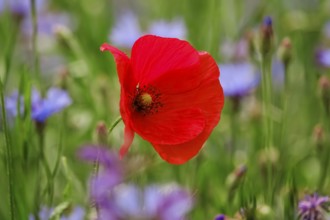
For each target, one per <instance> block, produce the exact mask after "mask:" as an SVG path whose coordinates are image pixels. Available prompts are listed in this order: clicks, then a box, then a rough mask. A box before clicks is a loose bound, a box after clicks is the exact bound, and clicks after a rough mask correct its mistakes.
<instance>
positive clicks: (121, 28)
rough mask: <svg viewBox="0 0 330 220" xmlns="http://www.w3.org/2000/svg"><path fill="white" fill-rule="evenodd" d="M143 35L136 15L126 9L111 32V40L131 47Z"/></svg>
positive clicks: (115, 43)
mask: <svg viewBox="0 0 330 220" xmlns="http://www.w3.org/2000/svg"><path fill="white" fill-rule="evenodd" d="M141 35H142V31H141V30H140V25H139V23H138V20H137V18H136V16H135V15H134V14H133V13H132V12H131V11H125V12H124V13H122V14H121V16H119V17H118V20H117V23H116V24H115V25H114V27H113V29H112V31H111V34H110V40H111V42H112V43H113V44H114V45H116V46H118V47H124V48H131V47H132V45H133V44H134V42H135V41H136V40H137V39H138V38H139V37H140V36H141Z"/></svg>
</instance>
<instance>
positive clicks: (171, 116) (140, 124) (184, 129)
mask: <svg viewBox="0 0 330 220" xmlns="http://www.w3.org/2000/svg"><path fill="white" fill-rule="evenodd" d="M132 118H133V119H132V126H133V129H134V131H136V133H138V134H139V135H140V136H141V137H142V138H144V139H145V140H147V141H150V142H152V143H157V144H180V143H184V142H187V141H189V140H192V139H194V138H195V137H197V136H198V135H199V134H200V133H201V132H202V131H203V129H204V127H205V117H204V114H203V113H202V111H201V110H199V109H193V108H190V109H182V110H175V111H166V112H162V113H161V114H160V113H159V114H153V115H148V116H143V115H138V114H136V115H134V116H133V117H132Z"/></svg>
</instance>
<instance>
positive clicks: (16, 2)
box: [0, 0, 46, 16]
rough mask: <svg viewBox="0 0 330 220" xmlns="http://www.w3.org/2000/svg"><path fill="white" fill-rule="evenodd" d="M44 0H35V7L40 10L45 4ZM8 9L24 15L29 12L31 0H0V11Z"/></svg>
mask: <svg viewBox="0 0 330 220" xmlns="http://www.w3.org/2000/svg"><path fill="white" fill-rule="evenodd" d="M45 5H46V4H45V0H36V9H37V11H41V10H42V9H43V8H44V6H45ZM7 8H8V10H9V11H10V12H12V13H14V14H19V15H21V16H26V15H29V14H31V1H30V0H0V13H1V12H2V11H4V10H6V9H7Z"/></svg>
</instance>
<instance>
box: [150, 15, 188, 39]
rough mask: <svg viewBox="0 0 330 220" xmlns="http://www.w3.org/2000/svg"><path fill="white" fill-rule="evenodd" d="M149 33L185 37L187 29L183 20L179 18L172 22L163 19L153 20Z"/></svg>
mask: <svg viewBox="0 0 330 220" xmlns="http://www.w3.org/2000/svg"><path fill="white" fill-rule="evenodd" d="M149 33H150V34H153V35H158V36H162V37H173V38H179V39H185V38H186V33H187V30H186V26H185V24H184V22H183V20H180V19H177V20H173V21H171V22H167V21H163V20H162V21H155V22H153V23H152V24H151V26H150V28H149Z"/></svg>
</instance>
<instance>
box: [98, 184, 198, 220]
mask: <svg viewBox="0 0 330 220" xmlns="http://www.w3.org/2000/svg"><path fill="white" fill-rule="evenodd" d="M112 200H113V204H115V205H116V207H117V210H118V212H117V213H118V214H119V218H120V219H130V218H133V217H135V218H137V219H146V220H151V219H159V220H181V219H184V217H185V216H186V215H187V213H188V212H189V211H190V210H191V209H192V207H193V199H192V197H191V195H190V194H189V193H188V192H187V191H186V190H184V189H182V188H180V187H178V186H177V185H173V184H170V185H164V186H158V185H149V186H147V187H146V188H145V189H144V190H141V189H139V188H138V187H137V186H135V185H132V184H121V185H119V186H117V187H116V188H114V190H113V197H112ZM104 219H106V218H104Z"/></svg>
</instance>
